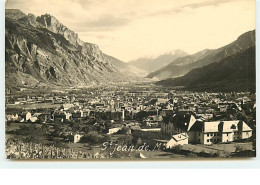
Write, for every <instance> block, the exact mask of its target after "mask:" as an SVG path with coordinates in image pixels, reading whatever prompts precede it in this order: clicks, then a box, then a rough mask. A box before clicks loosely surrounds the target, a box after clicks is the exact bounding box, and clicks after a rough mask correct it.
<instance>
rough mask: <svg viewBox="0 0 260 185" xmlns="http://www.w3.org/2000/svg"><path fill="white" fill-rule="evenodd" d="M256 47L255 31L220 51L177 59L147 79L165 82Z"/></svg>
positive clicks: (207, 51)
mask: <svg viewBox="0 0 260 185" xmlns="http://www.w3.org/2000/svg"><path fill="white" fill-rule="evenodd" d="M254 45H255V31H249V32H247V33H244V34H243V35H241V36H240V37H238V38H237V40H236V41H234V42H232V43H231V44H229V45H226V46H224V47H221V48H219V49H214V50H204V51H202V52H199V53H196V54H194V55H189V56H185V57H181V58H177V59H175V60H174V61H173V62H171V63H170V64H169V65H167V66H165V67H163V68H161V69H159V70H158V71H155V72H153V73H150V74H149V75H148V76H147V77H148V78H155V79H159V80H163V79H168V78H174V77H179V76H183V75H185V74H187V73H188V72H189V71H190V70H192V69H195V68H199V67H202V66H206V65H208V64H211V63H214V62H217V61H220V60H221V59H223V58H226V57H228V56H231V55H233V54H236V53H238V52H240V51H242V50H245V49H247V48H249V47H252V46H254Z"/></svg>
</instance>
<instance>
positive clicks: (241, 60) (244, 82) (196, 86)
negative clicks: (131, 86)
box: [157, 47, 256, 92]
mask: <svg viewBox="0 0 260 185" xmlns="http://www.w3.org/2000/svg"><path fill="white" fill-rule="evenodd" d="M255 70H256V68H255V47H250V48H249V49H246V50H243V51H241V52H239V53H236V54H234V55H232V56H229V57H226V58H224V59H222V60H221V61H219V62H215V63H212V64H209V65H207V66H204V67H201V68H197V69H193V70H191V71H190V72H189V73H188V74H186V75H184V76H182V77H178V78H175V79H168V80H162V81H159V82H157V84H159V85H163V86H170V87H174V86H184V89H186V90H192V91H207V92H232V91H237V92H239V91H251V92H255V86H256V76H255V75H256V72H255Z"/></svg>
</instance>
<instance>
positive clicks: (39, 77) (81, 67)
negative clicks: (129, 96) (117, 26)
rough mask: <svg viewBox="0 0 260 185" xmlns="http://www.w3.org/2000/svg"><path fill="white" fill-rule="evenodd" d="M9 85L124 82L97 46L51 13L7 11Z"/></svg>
mask: <svg viewBox="0 0 260 185" xmlns="http://www.w3.org/2000/svg"><path fill="white" fill-rule="evenodd" d="M6 15H8V16H6V28H5V42H6V50H5V55H6V61H5V66H6V86H8V87H13V88H15V87H38V86H46V85H49V86H53V85H54V86H88V85H91V84H98V83H102V82H104V83H107V82H111V81H123V80H124V78H123V77H121V76H122V75H121V74H120V72H119V71H118V70H117V69H116V68H115V67H114V66H113V65H111V63H110V61H109V59H108V58H107V57H106V56H105V55H104V54H103V53H102V51H101V50H100V49H99V48H98V46H97V45H95V44H90V43H86V42H83V41H81V40H80V39H79V38H78V35H77V34H76V33H74V32H73V31H71V30H70V29H68V28H67V27H66V26H64V25H62V24H61V23H60V22H59V21H58V20H57V19H56V18H54V17H53V16H50V15H48V14H45V15H42V16H40V17H35V16H34V15H32V14H29V15H25V14H23V13H21V11H19V10H17V11H15V10H11V11H10V10H6Z"/></svg>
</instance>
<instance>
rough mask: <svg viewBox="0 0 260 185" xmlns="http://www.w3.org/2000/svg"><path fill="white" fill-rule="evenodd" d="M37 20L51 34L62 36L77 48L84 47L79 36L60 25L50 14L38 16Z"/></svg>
mask: <svg viewBox="0 0 260 185" xmlns="http://www.w3.org/2000/svg"><path fill="white" fill-rule="evenodd" d="M36 20H37V21H38V22H39V23H40V24H41V25H42V26H43V27H45V28H47V29H48V30H50V31H51V32H54V33H58V34H61V35H62V36H64V38H66V39H67V40H69V41H70V42H71V43H72V44H73V45H75V46H77V45H78V44H79V45H82V43H83V42H82V41H81V40H80V39H79V38H78V34H77V33H75V32H73V31H72V30H70V29H69V28H67V27H66V26H64V25H63V24H62V23H60V22H59V21H58V20H57V19H56V18H55V17H54V16H52V15H50V14H44V15H41V16H38V17H37V18H36Z"/></svg>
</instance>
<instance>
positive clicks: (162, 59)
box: [129, 50, 187, 73]
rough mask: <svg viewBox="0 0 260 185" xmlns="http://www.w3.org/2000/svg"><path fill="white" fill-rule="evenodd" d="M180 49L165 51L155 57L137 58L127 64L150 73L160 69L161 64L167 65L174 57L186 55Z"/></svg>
mask: <svg viewBox="0 0 260 185" xmlns="http://www.w3.org/2000/svg"><path fill="white" fill-rule="evenodd" d="M186 55H187V53H185V52H184V51H182V50H174V51H172V52H168V53H165V54H163V55H160V56H158V57H156V58H139V59H137V60H133V61H130V62H129V64H131V65H133V66H135V67H137V68H139V69H142V70H144V71H146V72H147V73H151V72H153V71H156V70H158V69H160V68H161V67H163V66H166V65H168V64H169V63H170V62H172V61H173V60H174V59H176V58H179V57H183V56H186Z"/></svg>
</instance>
